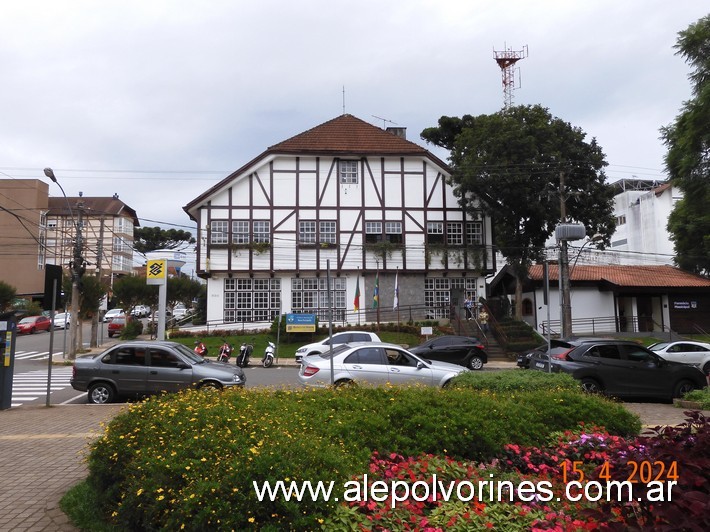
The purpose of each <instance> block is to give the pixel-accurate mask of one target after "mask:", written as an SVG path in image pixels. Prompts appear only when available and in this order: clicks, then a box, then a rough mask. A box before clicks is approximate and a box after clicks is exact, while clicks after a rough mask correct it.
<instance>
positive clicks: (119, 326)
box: [108, 314, 126, 338]
mask: <svg viewBox="0 0 710 532" xmlns="http://www.w3.org/2000/svg"><path fill="white" fill-rule="evenodd" d="M125 326H126V315H125V314H121V315H120V316H116V317H114V318H111V321H109V322H108V337H109V338H113V337H114V336H119V335H120V334H121V332H122V331H123V329H124V327H125Z"/></svg>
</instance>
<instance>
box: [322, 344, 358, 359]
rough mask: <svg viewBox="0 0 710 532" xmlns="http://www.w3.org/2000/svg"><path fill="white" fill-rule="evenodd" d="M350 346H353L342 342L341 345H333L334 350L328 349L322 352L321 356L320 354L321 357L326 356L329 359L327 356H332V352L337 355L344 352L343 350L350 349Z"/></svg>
mask: <svg viewBox="0 0 710 532" xmlns="http://www.w3.org/2000/svg"><path fill="white" fill-rule="evenodd" d="M350 347H351V346H349V345H348V344H340V345H337V346H335V347H333V350H332V351H331V350H330V349H328V351H326V352H325V353H321V354H320V355H319V356H320V357H321V358H326V359H327V358H330V355H331V354H332V355H333V356H336V355H338V354H340V353H342V352H343V351H347V350H348V349H350Z"/></svg>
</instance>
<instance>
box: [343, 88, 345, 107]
mask: <svg viewBox="0 0 710 532" xmlns="http://www.w3.org/2000/svg"><path fill="white" fill-rule="evenodd" d="M343 114H345V85H343Z"/></svg>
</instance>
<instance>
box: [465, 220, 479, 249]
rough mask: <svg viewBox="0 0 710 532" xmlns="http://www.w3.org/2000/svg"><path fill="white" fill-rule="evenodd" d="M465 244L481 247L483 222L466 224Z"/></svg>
mask: <svg viewBox="0 0 710 532" xmlns="http://www.w3.org/2000/svg"><path fill="white" fill-rule="evenodd" d="M466 244H468V245H469V246H480V245H483V222H466Z"/></svg>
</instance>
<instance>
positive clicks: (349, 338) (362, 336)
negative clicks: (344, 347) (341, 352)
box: [296, 331, 380, 362]
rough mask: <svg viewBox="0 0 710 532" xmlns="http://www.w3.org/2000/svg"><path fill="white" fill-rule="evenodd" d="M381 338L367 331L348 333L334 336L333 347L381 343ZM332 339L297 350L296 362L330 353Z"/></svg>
mask: <svg viewBox="0 0 710 532" xmlns="http://www.w3.org/2000/svg"><path fill="white" fill-rule="evenodd" d="M379 341H380V337H379V336H377V335H376V334H375V333H372V332H366V331H347V332H339V333H336V334H334V335H333V342H332V343H333V346H336V345H340V344H347V343H351V342H379ZM330 344H331V341H330V337H328V338H326V339H325V340H320V341H318V342H314V343H312V344H308V345H304V346H303V347H299V348H298V349H297V350H296V362H300V361H301V359H302V358H303V357H304V356H308V355H320V354H322V353H325V352H327V351H330Z"/></svg>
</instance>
